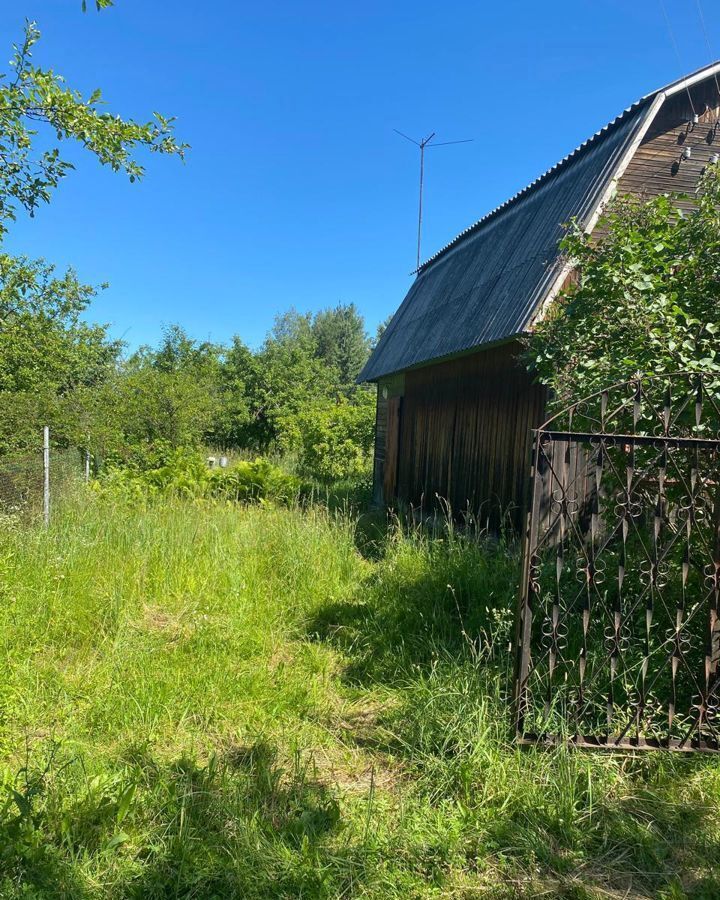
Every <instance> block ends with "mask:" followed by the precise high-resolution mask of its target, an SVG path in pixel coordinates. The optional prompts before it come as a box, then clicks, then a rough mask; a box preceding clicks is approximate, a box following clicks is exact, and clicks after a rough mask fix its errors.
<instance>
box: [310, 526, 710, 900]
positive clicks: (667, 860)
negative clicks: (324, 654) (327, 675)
mask: <svg viewBox="0 0 720 900" xmlns="http://www.w3.org/2000/svg"><path fill="white" fill-rule="evenodd" d="M517 566H518V559H517V556H516V554H515V553H514V552H513V551H509V550H508V549H507V548H505V547H503V545H502V544H493V543H490V542H488V543H486V544H472V543H470V542H466V543H463V542H456V543H455V544H453V542H450V543H445V544H443V543H442V542H437V543H433V542H424V543H421V544H418V545H416V546H413V545H412V544H410V545H408V546H405V547H403V546H399V547H397V548H395V549H393V548H390V550H389V552H388V554H387V557H386V558H385V559H384V560H383V562H382V563H381V565H380V566H379V567H378V568H377V570H376V572H375V573H374V574H373V575H372V576H371V577H370V578H369V579H368V580H367V582H366V584H365V585H364V586H363V589H362V591H361V592H359V594H358V596H357V597H356V599H354V600H349V601H347V602H333V603H329V604H327V605H326V606H324V607H322V608H321V609H319V610H317V611H316V614H315V616H314V618H313V620H312V621H311V622H310V623H309V626H308V634H309V636H310V638H311V639H312V640H316V641H322V642H326V643H329V644H331V645H332V646H333V647H335V648H336V649H338V650H340V651H341V652H342V653H343V654H344V656H345V659H346V664H345V667H344V669H343V671H342V673H341V678H342V679H343V681H344V682H345V683H346V685H347V686H348V687H351V688H353V689H357V688H361V689H362V688H368V689H371V690H372V689H373V688H377V687H380V688H381V689H382V690H381V696H382V695H383V694H386V693H387V695H388V696H390V697H392V700H391V702H390V704H389V706H388V708H387V709H386V710H384V711H382V710H381V711H380V713H379V714H378V715H377V716H376V717H374V718H372V720H371V721H368V719H367V718H365V717H362V716H359V717H358V724H357V726H356V725H355V724H354V723H353V722H350V723H349V724H350V733H349V734H348V735H347V737H348V738H349V739H350V740H352V741H354V743H355V745H356V746H358V747H362V748H363V749H365V750H369V751H371V752H379V753H382V754H391V755H392V756H393V757H394V758H395V759H396V760H399V761H400V762H401V766H402V768H403V769H404V770H405V771H406V772H407V773H408V774H409V776H410V780H411V781H412V793H413V796H414V800H415V802H418V803H421V804H422V803H427V804H429V808H432V806H434V805H436V804H447V805H448V808H450V809H453V808H456V806H459V808H460V809H462V810H463V814H462V816H461V817H459V819H458V824H457V827H458V834H459V837H458V840H459V842H460V843H461V844H463V845H464V846H465V847H466V848H467V849H466V857H467V867H468V870H473V868H474V867H475V866H476V865H477V866H478V872H480V871H481V870H482V869H483V866H484V865H486V864H487V860H488V858H495V857H496V856H497V855H499V856H500V858H501V859H502V860H504V861H505V863H504V864H505V865H506V869H509V870H511V871H512V872H513V873H514V874H515V875H517V873H525V874H526V882H525V883H526V887H518V889H517V893H516V894H515V896H518V897H524V896H537V895H540V894H541V893H542V894H543V895H547V896H558V897H576V898H581V897H582V898H584V897H587V898H589V897H597V896H600V895H601V892H602V891H603V890H605V889H609V888H612V889H617V890H619V891H620V894H619V895H620V896H623V895H626V896H636V897H661V898H663V900H680V898H685V897H693V898H699V900H705V898H710V897H713V898H716V897H720V876H718V875H716V874H715V872H714V871H713V865H712V862H711V861H712V860H714V859H716V858H717V853H718V851H720V829H718V828H717V825H716V813H715V810H716V808H717V805H718V803H720V767H719V766H718V761H716V760H708V759H704V758H685V757H681V756H679V755H677V756H672V757H670V756H669V755H666V754H651V755H649V756H646V757H643V758H638V759H634V758H628V757H626V756H625V757H621V756H615V757H612V756H608V755H604V756H601V755H599V754H594V753H592V752H588V751H585V752H583V751H574V752H573V751H572V750H570V751H568V750H565V749H563V748H560V749H559V750H553V751H550V750H548V751H543V750H537V749H530V750H526V751H522V750H519V749H518V748H516V747H514V746H513V745H512V742H511V720H510V715H509V699H508V698H509V688H510V679H511V669H512V660H511V659H510V653H509V649H508V642H509V639H510V635H511V628H512V610H513V605H514V600H515V584H516V578H517ZM530 884H532V885H534V886H533V887H527V885H530ZM550 884H552V888H548V890H547V891H546V890H545V887H543V885H545V886H547V885H550ZM470 895H471V896H473V895H472V894H470Z"/></svg>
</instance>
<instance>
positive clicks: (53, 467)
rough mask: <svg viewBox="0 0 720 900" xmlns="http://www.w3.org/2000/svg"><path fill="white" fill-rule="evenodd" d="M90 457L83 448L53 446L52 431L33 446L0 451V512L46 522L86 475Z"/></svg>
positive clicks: (42, 433)
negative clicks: (56, 506)
mask: <svg viewBox="0 0 720 900" xmlns="http://www.w3.org/2000/svg"><path fill="white" fill-rule="evenodd" d="M91 468H92V457H91V455H90V453H89V451H87V450H86V449H84V448H77V447H63V446H57V445H56V444H55V443H54V441H53V434H52V430H51V429H50V428H49V427H46V428H44V429H42V430H41V431H39V432H38V440H37V444H36V445H31V446H29V447H25V448H24V449H22V450H16V451H10V452H6V453H4V454H0V515H2V516H14V517H18V518H22V519H23V520H25V521H38V522H44V523H45V524H49V522H50V519H51V516H52V511H53V507H54V506H55V505H56V504H57V503H59V502H61V501H62V500H63V499H64V498H65V497H67V496H68V495H69V494H70V493H71V492H72V491H73V490H75V489H76V488H77V487H78V486H79V485H80V484H82V483H83V482H87V481H88V480H89V478H90V473H91Z"/></svg>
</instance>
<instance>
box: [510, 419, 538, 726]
mask: <svg viewBox="0 0 720 900" xmlns="http://www.w3.org/2000/svg"><path fill="white" fill-rule="evenodd" d="M532 435H533V464H532V472H531V474H530V485H529V491H528V492H526V495H525V515H524V517H523V518H524V520H525V529H524V535H523V547H522V569H521V572H520V585H519V587H518V598H517V609H516V613H515V679H514V691H513V721H514V723H515V736H516V738H518V739H521V738H522V735H523V719H524V709H523V700H524V695H525V687H526V684H527V679H528V675H529V672H530V653H529V651H530V636H531V632H532V608H531V605H530V571H531V549H532V548H533V547H535V545H536V543H537V534H538V526H539V510H538V507H539V501H540V498H541V497H542V488H543V478H542V473H541V472H540V448H541V436H540V435H541V432H540V430H539V429H533V432H532ZM528 494H529V497H528Z"/></svg>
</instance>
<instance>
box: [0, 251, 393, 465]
mask: <svg viewBox="0 0 720 900" xmlns="http://www.w3.org/2000/svg"><path fill="white" fill-rule="evenodd" d="M96 293H97V290H96V289H95V288H93V287H90V286H88V285H86V284H83V283H82V282H81V281H80V280H79V279H78V277H77V276H76V274H75V273H74V272H73V271H72V270H69V271H67V272H65V273H62V274H60V273H58V272H57V271H56V270H55V269H54V268H53V266H51V265H49V264H47V263H45V262H42V261H31V260H27V259H18V258H17V257H11V256H6V255H0V316H2V322H3V327H2V329H0V402H2V406H3V410H4V415H3V416H2V417H1V419H0V421H1V422H2V424H1V425H0V451H2V452H11V451H16V450H24V449H30V448H35V447H37V446H38V442H39V435H40V430H41V427H42V425H44V424H50V425H51V427H52V429H53V436H54V441H55V442H56V443H59V444H61V445H67V446H82V447H85V446H87V447H88V448H89V449H90V450H91V452H93V454H95V455H96V456H97V457H98V458H101V459H103V460H105V461H117V462H122V461H127V460H129V459H132V458H137V457H138V456H141V455H142V454H143V453H145V452H151V451H152V449H153V448H156V447H157V446H167V447H171V448H177V447H189V448H200V447H210V448H217V449H225V450H228V449H238V450H248V451H251V452H255V453H268V452H280V453H283V454H285V455H291V456H293V457H294V458H295V460H296V463H297V465H298V468H299V470H300V471H302V472H303V474H305V475H308V476H310V477H314V478H317V479H318V480H323V481H328V480H332V479H336V478H343V477H356V476H359V475H361V474H363V473H365V472H367V471H368V468H369V461H370V455H371V447H372V438H373V423H374V408H375V390H374V388H373V387H368V386H359V385H357V384H356V378H357V375H358V374H359V372H360V369H361V368H362V366H363V364H364V362H365V360H366V359H367V357H368V354H369V352H370V350H371V346H372V341H371V339H370V337H369V335H368V333H367V330H366V327H365V322H364V320H363V317H362V316H361V314H360V313H359V312H358V310H357V308H356V306H355V305H354V304H353V303H349V304H338V305H337V306H335V307H333V308H329V309H325V310H322V311H320V312H317V313H315V314H309V313H308V314H302V313H299V312H297V311H295V310H294V309H291V310H290V311H288V312H286V313H284V314H282V315H280V316H278V317H277V318H276V320H275V323H274V325H273V327H272V329H271V330H270V332H269V333H268V335H267V337H266V339H265V341H264V342H263V344H262V345H261V346H260V347H259V348H257V349H251V348H250V347H249V346H248V345H247V344H246V343H245V342H244V341H243V340H242V338H241V337H239V336H235V337H234V338H233V339H232V341H231V342H230V343H229V344H221V343H215V342H212V341H201V340H197V339H195V338H193V337H191V336H190V335H188V334H187V333H186V332H185V330H184V329H183V328H182V327H180V326H179V325H172V326H169V327H168V328H166V329H165V331H164V334H163V337H162V339H161V341H160V342H159V344H158V345H157V346H142V347H140V348H139V349H137V350H136V351H134V352H132V353H130V354H128V353H127V352H126V351H125V347H124V346H123V344H122V343H121V342H119V341H116V340H113V339H112V338H111V337H110V335H109V331H108V327H107V326H104V325H99V324H91V323H90V322H88V321H87V319H86V318H85V316H84V314H85V312H86V310H87V308H88V306H89V305H90V303H91V302H92V300H93V298H94V296H95V295H96Z"/></svg>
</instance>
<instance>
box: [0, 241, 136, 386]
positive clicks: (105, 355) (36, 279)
mask: <svg viewBox="0 0 720 900" xmlns="http://www.w3.org/2000/svg"><path fill="white" fill-rule="evenodd" d="M96 293H97V290H96V289H95V288H93V287H90V286H89V285H86V284H82V283H81V282H80V281H79V280H78V277H77V275H76V274H75V272H73V271H72V269H69V270H68V271H67V272H66V273H65V274H64V275H56V273H55V268H54V266H52V265H50V264H48V263H46V262H44V261H43V260H34V261H33V260H28V259H25V258H16V257H12V256H9V255H8V254H0V391H4V392H33V391H35V392H38V393H48V392H50V393H57V394H64V393H67V392H68V391H71V390H72V389H74V388H75V387H77V386H78V385H94V384H98V383H99V382H100V381H102V380H103V379H104V378H105V377H106V375H107V373H108V372H109V371H110V369H111V367H112V365H113V363H114V361H115V359H116V358H117V355H118V353H119V351H120V344H119V342H117V341H111V340H110V339H109V338H108V334H107V326H104V325H91V324H90V323H88V322H85V321H83V320H82V318H81V315H82V313H83V312H84V310H85V309H87V307H88V305H89V303H90V301H91V300H92V298H93V297H94V296H95V295H96Z"/></svg>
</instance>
